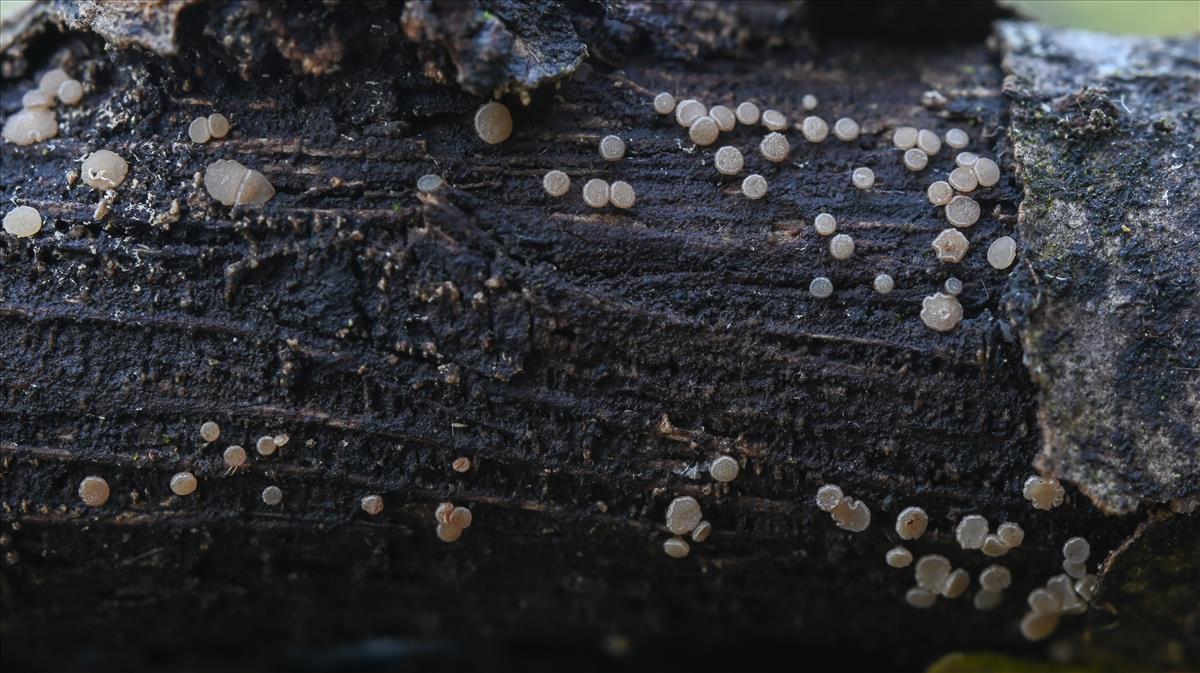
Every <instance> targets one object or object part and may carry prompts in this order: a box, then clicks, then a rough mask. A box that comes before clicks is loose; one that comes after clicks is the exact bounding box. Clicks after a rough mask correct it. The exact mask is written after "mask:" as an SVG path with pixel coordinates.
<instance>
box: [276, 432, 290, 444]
mask: <svg viewBox="0 0 1200 673" xmlns="http://www.w3.org/2000/svg"><path fill="white" fill-rule="evenodd" d="M272 439H274V440H275V446H287V443H288V442H289V441H291V437H288V436H287V434H286V433H282V432H281V433H279V434H278V435H275V436H274V437H273V438H272Z"/></svg>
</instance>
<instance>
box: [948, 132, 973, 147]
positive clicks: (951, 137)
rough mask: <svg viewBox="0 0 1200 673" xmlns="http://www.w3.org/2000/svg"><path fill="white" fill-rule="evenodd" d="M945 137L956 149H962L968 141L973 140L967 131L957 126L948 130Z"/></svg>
mask: <svg viewBox="0 0 1200 673" xmlns="http://www.w3.org/2000/svg"><path fill="white" fill-rule="evenodd" d="M945 139H946V144H947V145H949V146H950V147H952V148H954V149H956V150H961V149H962V148H964V147H966V146H967V143H969V142H971V139H970V138H969V137H968V136H967V132H966V131H964V130H962V129H957V128H955V129H949V130H948V131H946V135H945Z"/></svg>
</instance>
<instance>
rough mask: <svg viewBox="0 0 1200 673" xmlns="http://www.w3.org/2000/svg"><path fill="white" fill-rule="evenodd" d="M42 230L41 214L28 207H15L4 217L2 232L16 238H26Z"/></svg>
mask: <svg viewBox="0 0 1200 673" xmlns="http://www.w3.org/2000/svg"><path fill="white" fill-rule="evenodd" d="M41 230H42V214H41V213H39V212H38V211H37V209H36V208H31V207H30V206H17V207H16V208H13V209H12V210H10V211H8V214H7V215H5V216H4V231H7V232H8V233H9V234H12V235H13V236H16V237H17V238H28V237H30V236H34V235H36V234H37V233H38V232H39V231H41Z"/></svg>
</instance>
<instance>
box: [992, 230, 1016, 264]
mask: <svg viewBox="0 0 1200 673" xmlns="http://www.w3.org/2000/svg"><path fill="white" fill-rule="evenodd" d="M1016 258H1017V242H1016V241H1015V240H1013V238H1012V236H1001V237H1000V238H997V239H996V240H994V241H992V244H991V245H989V246H988V250H987V261H988V264H990V265H992V268H993V269H999V270H1004V269H1007V268H1008V267H1010V266H1012V263H1013V260H1015V259H1016Z"/></svg>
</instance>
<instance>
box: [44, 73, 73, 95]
mask: <svg viewBox="0 0 1200 673" xmlns="http://www.w3.org/2000/svg"><path fill="white" fill-rule="evenodd" d="M69 79H71V76H70V75H68V74H67V71H66V70H63V69H62V68H54V69H51V70H47V71H46V72H44V73H42V76H41V78H40V79H38V89H39V90H41V91H44V92H46V93H48V94H50V95H52V96H53V95H55V94H57V93H58V88H59V87H60V86H62V85H63V82H66V81H67V80H69Z"/></svg>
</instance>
